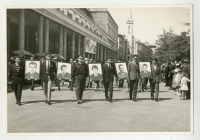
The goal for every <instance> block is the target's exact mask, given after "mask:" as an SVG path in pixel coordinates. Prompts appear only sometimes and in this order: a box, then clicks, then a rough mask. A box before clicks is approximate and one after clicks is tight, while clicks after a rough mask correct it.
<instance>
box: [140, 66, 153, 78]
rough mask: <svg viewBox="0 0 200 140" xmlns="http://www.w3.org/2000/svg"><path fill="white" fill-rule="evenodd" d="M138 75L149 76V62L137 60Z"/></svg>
mask: <svg viewBox="0 0 200 140" xmlns="http://www.w3.org/2000/svg"><path fill="white" fill-rule="evenodd" d="M139 68H140V77H142V78H151V77H152V75H151V64H150V62H139Z"/></svg>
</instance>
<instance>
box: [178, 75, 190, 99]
mask: <svg viewBox="0 0 200 140" xmlns="http://www.w3.org/2000/svg"><path fill="white" fill-rule="evenodd" d="M187 82H190V80H189V79H188V78H187V74H186V73H185V72H183V73H182V79H181V84H180V90H181V91H182V97H181V100H185V99H187V96H186V95H187V91H188V86H187Z"/></svg>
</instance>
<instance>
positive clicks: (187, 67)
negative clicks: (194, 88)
mask: <svg viewBox="0 0 200 140" xmlns="http://www.w3.org/2000/svg"><path fill="white" fill-rule="evenodd" d="M182 72H185V73H186V74H187V78H188V79H190V64H189V59H188V58H186V59H184V60H183V71H182ZM187 86H188V90H187V99H190V83H189V82H188V83H187Z"/></svg>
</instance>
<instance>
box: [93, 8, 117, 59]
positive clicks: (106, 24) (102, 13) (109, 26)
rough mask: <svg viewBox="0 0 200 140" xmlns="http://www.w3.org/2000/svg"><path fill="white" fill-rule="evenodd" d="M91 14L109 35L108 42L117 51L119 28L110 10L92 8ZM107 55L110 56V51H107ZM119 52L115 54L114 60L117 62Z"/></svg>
mask: <svg viewBox="0 0 200 140" xmlns="http://www.w3.org/2000/svg"><path fill="white" fill-rule="evenodd" d="M90 12H91V14H92V17H93V19H94V21H95V23H97V24H98V25H99V26H100V27H101V28H102V29H103V30H104V31H105V32H106V33H107V41H108V43H109V44H110V45H111V47H112V48H115V49H117V47H118V45H117V43H118V26H117V24H116V22H115V20H114V19H113V18H112V16H111V15H110V13H109V11H108V9H106V8H90ZM106 53H107V54H109V56H111V55H110V51H109V50H106ZM117 54H118V53H117V52H116V53H115V57H113V58H114V60H115V61H116V60H117V59H116V56H117Z"/></svg>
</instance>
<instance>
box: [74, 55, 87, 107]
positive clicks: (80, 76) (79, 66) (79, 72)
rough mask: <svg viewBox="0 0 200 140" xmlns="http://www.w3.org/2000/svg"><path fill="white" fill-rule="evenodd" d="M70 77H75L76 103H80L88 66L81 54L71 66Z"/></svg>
mask: <svg viewBox="0 0 200 140" xmlns="http://www.w3.org/2000/svg"><path fill="white" fill-rule="evenodd" d="M72 77H73V78H74V79H75V85H76V98H77V103H78V104H80V103H82V97H83V90H84V87H85V82H86V77H88V66H87V65H86V64H85V63H84V61H83V57H82V56H81V55H79V57H78V63H76V64H75V65H74V66H73V69H72Z"/></svg>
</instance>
